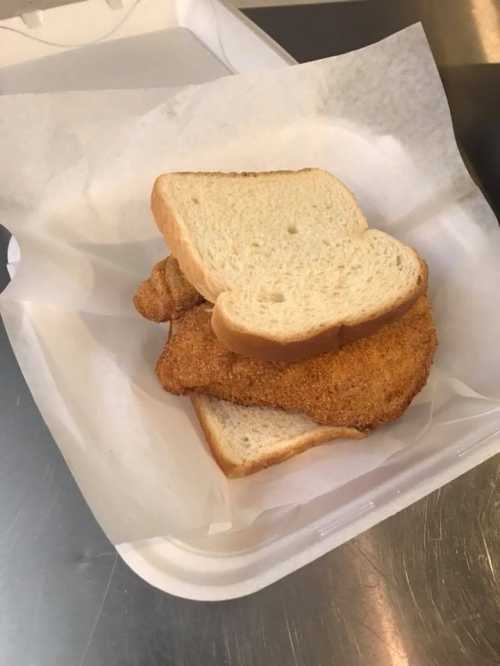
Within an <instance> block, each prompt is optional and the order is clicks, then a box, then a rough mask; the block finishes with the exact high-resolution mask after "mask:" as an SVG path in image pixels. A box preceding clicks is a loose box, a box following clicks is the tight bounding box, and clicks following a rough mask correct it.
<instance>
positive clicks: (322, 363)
mask: <svg viewBox="0 0 500 666" xmlns="http://www.w3.org/2000/svg"><path fill="white" fill-rule="evenodd" d="M436 345H437V337H436V331H435V328H434V324H433V321H432V315H431V310H430V306H429V303H428V300H427V297H426V296H421V297H420V298H419V299H418V300H417V302H416V303H415V304H414V305H413V306H412V307H411V308H410V309H409V310H408V312H407V313H406V314H404V315H403V316H402V317H401V318H400V319H398V320H396V321H394V322H392V323H389V324H386V325H385V326H383V327H382V328H380V329H379V330H378V331H377V332H376V333H374V334H373V335H371V336H370V337H366V338H361V339H359V340H357V341H355V342H352V343H349V344H347V345H345V346H344V347H342V348H341V349H339V350H338V351H336V352H328V353H325V354H322V355H320V356H317V357H315V358H311V359H308V360H305V361H299V362H297V363H282V362H266V361H261V360H256V359H249V358H244V357H241V356H238V355H236V354H233V353H232V352H230V351H228V350H227V349H226V348H225V347H224V346H223V345H222V344H221V343H220V342H219V341H218V340H217V338H216V337H215V336H214V335H213V333H212V331H211V328H210V309H209V308H207V307H206V305H201V306H199V307H197V308H194V309H193V310H190V311H189V312H187V313H186V314H185V315H183V316H182V317H181V319H179V321H178V325H177V328H176V331H175V333H174V335H173V337H172V339H171V341H170V342H169V343H168V344H167V345H166V347H165V349H164V351H163V353H162V355H161V356H160V359H159V360H158V363H157V374H158V378H159V380H160V382H161V384H162V385H163V386H164V387H165V389H166V390H169V391H171V392H173V393H178V394H180V393H190V392H199V393H207V394H210V395H214V396H215V397H218V398H223V399H225V400H229V401H231V402H235V403H238V404H242V405H260V406H265V407H277V408H282V409H285V410H287V411H295V412H302V413H304V414H307V416H309V417H310V418H311V419H313V420H314V421H316V422H317V423H321V424H325V425H334V426H346V427H355V428H359V429H361V430H367V429H371V428H373V427H376V426H377V425H380V424H382V423H385V422H387V421H392V420H394V419H396V418H398V417H399V416H400V415H401V414H402V413H403V411H404V410H405V409H406V408H407V406H408V405H409V404H410V402H411V400H412V399H413V397H414V396H415V395H416V394H417V393H418V392H419V391H420V389H421V388H422V387H423V386H424V384H425V382H426V380H427V377H428V374H429V371H430V367H431V363H432V358H433V354H434V351H435V349H436Z"/></svg>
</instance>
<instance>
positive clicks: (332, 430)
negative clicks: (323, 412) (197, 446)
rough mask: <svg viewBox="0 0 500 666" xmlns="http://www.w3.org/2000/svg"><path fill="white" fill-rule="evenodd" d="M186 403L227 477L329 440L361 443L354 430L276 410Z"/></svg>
mask: <svg viewBox="0 0 500 666" xmlns="http://www.w3.org/2000/svg"><path fill="white" fill-rule="evenodd" d="M191 400H192V402H193V405H194V408H195V410H196V414H197V416H198V420H199V421H200V424H201V427H202V429H203V431H204V433H205V436H206V439H207V441H208V444H209V446H210V449H211V450H212V453H213V455H214V457H215V459H216V460H217V462H218V464H219V466H220V467H221V468H222V470H223V471H224V473H225V474H226V475H227V476H230V477H239V476H246V475H248V474H252V473H253V472H257V471H258V470H260V469H263V468H265V467H269V466H270V465H274V464H275V463H279V462H282V461H283V460H286V459H287V458H290V457H292V456H294V455H297V454H298V453H302V452H303V451H306V450H307V449H309V448H311V447H313V446H316V445H317V444H322V443H324V442H328V441H330V440H333V439H339V438H341V437H344V438H350V439H361V438H363V437H365V433H363V432H362V431H360V430H357V429H356V428H345V427H335V426H320V425H318V424H317V423H314V422H313V421H311V420H310V419H308V418H307V417H305V416H302V415H301V414H291V413H288V412H285V411H283V410H281V409H271V408H268V407H242V406H241V405H235V404H233V403H231V402H226V401H225V400H219V399H217V398H213V397H211V396H208V395H194V396H192V398H191Z"/></svg>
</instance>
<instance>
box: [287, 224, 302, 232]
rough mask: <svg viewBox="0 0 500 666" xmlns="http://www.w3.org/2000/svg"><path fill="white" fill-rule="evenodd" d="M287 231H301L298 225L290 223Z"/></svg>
mask: <svg viewBox="0 0 500 666" xmlns="http://www.w3.org/2000/svg"><path fill="white" fill-rule="evenodd" d="M287 231H288V233H289V234H298V233H299V230H298V229H297V227H296V226H295V224H290V225H289V226H288V229H287Z"/></svg>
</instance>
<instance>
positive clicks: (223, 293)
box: [152, 169, 426, 361]
mask: <svg viewBox="0 0 500 666" xmlns="http://www.w3.org/2000/svg"><path fill="white" fill-rule="evenodd" d="M152 210H153V214H154V216H155V219H156V222H157V224H158V226H159V228H160V230H161V231H162V233H163V234H164V237H165V239H166V241H167V244H168V245H169V246H170V249H171V251H172V254H173V255H174V256H175V257H176V259H177V260H178V262H179V265H180V267H181V270H182V272H183V273H184V275H185V276H186V278H187V279H188V280H189V282H191V284H192V285H193V286H194V287H195V288H196V289H197V290H198V291H199V292H200V293H201V294H202V295H203V296H204V297H205V298H206V299H207V300H208V301H210V302H212V303H214V304H215V307H214V311H213V314H212V327H213V330H214V332H215V334H216V335H217V337H218V338H219V339H220V340H221V342H222V343H223V344H224V345H225V346H226V347H227V348H229V349H230V350H232V351H234V352H237V353H240V354H243V355H247V356H254V357H257V358H263V359H267V360H282V359H283V360H289V361H291V360H297V359H300V358H306V357H308V356H313V355H315V354H318V353H321V352H323V351H327V350H331V349H334V348H336V347H337V346H339V345H340V344H343V342H346V341H349V340H352V339H356V338H358V337H362V336H363V335H367V334H369V333H371V332H372V331H373V330H375V329H376V328H377V327H378V326H379V325H381V324H383V323H385V322H386V321H388V320H390V319H391V318H395V317H397V316H399V315H400V314H402V313H403V312H404V310H405V309H407V307H409V306H410V305H411V304H412V303H413V302H414V301H415V300H416V298H417V297H418V296H419V295H420V294H421V293H422V292H423V291H424V289H425V286H426V268H425V264H424V263H423V261H422V260H421V259H420V258H419V256H418V255H417V254H416V252H415V251H414V250H413V249H411V248H410V247H408V246H406V245H403V244H402V243H400V242H399V241H398V240H396V239H395V238H393V237H392V236H389V235H388V234H386V233H384V232H382V231H378V230H376V229H369V228H368V225H367V222H366V219H365V217H364V216H363V213H362V212H361V210H360V208H359V206H358V205H357V203H356V201H355V199H354V197H353V195H352V194H351V192H350V191H349V190H348V189H347V188H346V187H345V186H344V185H343V184H342V183H341V182H340V181H339V180H338V179H337V178H335V177H334V176H332V175H331V174H329V173H328V172H326V171H322V170H319V169H305V170H302V171H294V172H292V171H290V172H266V173H256V174H232V173H227V174H226V173H168V174H164V175H162V176H160V177H159V178H158V179H157V180H156V183H155V185H154V188H153V193H152Z"/></svg>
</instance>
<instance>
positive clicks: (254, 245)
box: [252, 243, 260, 247]
mask: <svg viewBox="0 0 500 666" xmlns="http://www.w3.org/2000/svg"><path fill="white" fill-rule="evenodd" d="M252 247H260V243H252Z"/></svg>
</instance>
